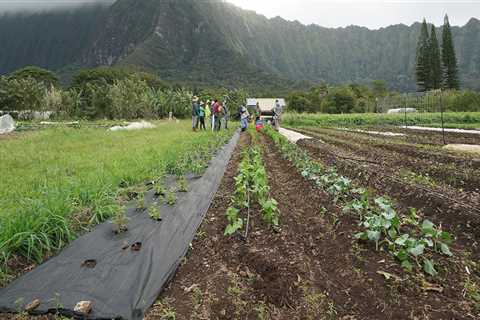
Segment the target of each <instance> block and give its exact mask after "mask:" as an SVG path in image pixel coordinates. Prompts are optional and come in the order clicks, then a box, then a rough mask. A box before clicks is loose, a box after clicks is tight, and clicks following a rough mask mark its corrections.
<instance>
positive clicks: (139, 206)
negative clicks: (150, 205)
mask: <svg viewBox="0 0 480 320" xmlns="http://www.w3.org/2000/svg"><path fill="white" fill-rule="evenodd" d="M137 209H138V210H145V209H146V207H145V193H143V192H142V193H139V194H138V198H137Z"/></svg>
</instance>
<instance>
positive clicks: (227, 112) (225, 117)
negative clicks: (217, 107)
mask: <svg viewBox="0 0 480 320" xmlns="http://www.w3.org/2000/svg"><path fill="white" fill-rule="evenodd" d="M222 107H223V110H222V111H223V112H222V115H223V122H224V124H225V129H226V130H228V120H230V110H228V107H227V102H224V103H223V106H222Z"/></svg>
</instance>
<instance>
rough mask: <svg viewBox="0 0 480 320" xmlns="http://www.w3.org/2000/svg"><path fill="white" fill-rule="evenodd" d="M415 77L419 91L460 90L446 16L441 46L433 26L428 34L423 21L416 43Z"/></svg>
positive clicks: (455, 59) (425, 22)
mask: <svg viewBox="0 0 480 320" xmlns="http://www.w3.org/2000/svg"><path fill="white" fill-rule="evenodd" d="M415 75H416V80H417V87H418V90H419V91H423V92H424V91H429V90H437V89H456V90H458V89H459V88H460V82H459V77H458V65H457V57H456V53H455V46H454V43H453V37H452V31H451V27H450V23H449V20H448V16H447V15H446V16H445V19H444V24H443V28H442V45H441V50H440V45H439V43H438V39H437V34H436V29H435V25H433V24H432V26H431V30H430V33H429V31H428V24H427V21H426V20H425V19H423V23H422V26H421V28H420V35H419V37H418V42H417V52H416V69H415Z"/></svg>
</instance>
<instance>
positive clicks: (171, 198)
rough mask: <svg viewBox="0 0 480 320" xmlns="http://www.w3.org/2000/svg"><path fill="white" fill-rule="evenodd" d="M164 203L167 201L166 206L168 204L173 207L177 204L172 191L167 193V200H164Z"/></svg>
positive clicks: (175, 196)
mask: <svg viewBox="0 0 480 320" xmlns="http://www.w3.org/2000/svg"><path fill="white" fill-rule="evenodd" d="M166 201H167V204H168V205H169V206H173V205H175V203H177V195H176V194H175V192H174V191H168V192H167V199H166Z"/></svg>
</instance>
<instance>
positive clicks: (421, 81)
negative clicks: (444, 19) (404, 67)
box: [415, 19, 430, 91]
mask: <svg viewBox="0 0 480 320" xmlns="http://www.w3.org/2000/svg"><path fill="white" fill-rule="evenodd" d="M428 38H429V36H428V26H427V21H426V20H425V19H423V23H422V27H421V28H420V36H419V37H418V42H417V65H416V70H415V74H416V77H417V86H418V89H419V91H427V90H428V89H429V88H430V81H429V78H430V71H429V70H430V67H429V61H430V57H429V45H428Z"/></svg>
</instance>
